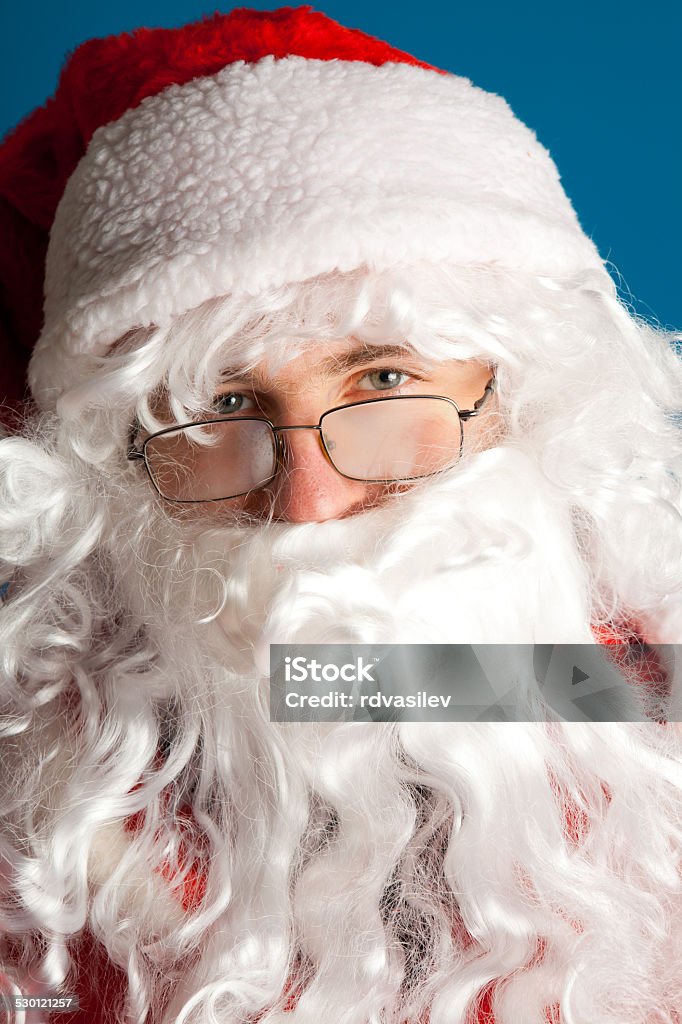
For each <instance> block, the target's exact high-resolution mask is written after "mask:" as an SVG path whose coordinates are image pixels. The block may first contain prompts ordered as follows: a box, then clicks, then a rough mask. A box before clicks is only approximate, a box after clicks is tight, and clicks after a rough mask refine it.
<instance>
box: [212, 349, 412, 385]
mask: <svg viewBox="0 0 682 1024" xmlns="http://www.w3.org/2000/svg"><path fill="white" fill-rule="evenodd" d="M415 358H417V353H416V352H415V350H414V349H413V348H412V347H411V346H409V345H366V344H359V345H357V346H356V347H355V348H353V349H351V350H350V352H344V353H343V354H341V355H328V356H325V357H323V358H322V359H321V360H320V362H319V363H318V364H317V365H316V367H315V373H316V374H319V375H320V376H329V375H331V374H334V373H347V372H348V370H353V369H355V367H356V366H361V365H362V364H363V363H374V362H377V361H384V362H389V363H390V362H395V361H396V360H404V359H410V360H414V359H415ZM422 362H423V360H422ZM232 380H240V381H242V380H243V381H249V382H254V381H255V382H260V381H261V380H262V377H261V375H260V374H259V373H258V371H257V370H249V371H246V372H245V373H244V372H240V371H239V369H237V368H234V369H232V368H230V369H226V370H225V373H224V374H223V376H222V380H221V383H224V384H229V383H230V381H232Z"/></svg>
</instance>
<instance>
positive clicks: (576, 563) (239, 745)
mask: <svg viewBox="0 0 682 1024" xmlns="http://www.w3.org/2000/svg"><path fill="white" fill-rule="evenodd" d="M350 335H352V336H355V337H358V338H361V339H363V340H364V341H366V343H367V344H368V345H371V344H373V343H374V342H377V341H382V342H383V341H385V340H386V339H387V338H390V339H399V340H400V341H401V342H404V341H407V342H408V343H409V344H411V345H412V346H414V348H415V349H416V350H417V351H418V352H421V353H424V354H425V355H426V356H429V357H431V358H433V359H435V360H439V359H452V358H455V359H457V358H461V359H467V358H471V357H476V358H479V359H482V360H485V361H488V362H489V363H490V364H492V365H495V366H496V367H497V373H498V379H499V382H500V386H499V414H500V416H501V418H502V422H503V424H504V431H505V437H504V440H503V442H502V443H501V444H500V445H499V446H498V447H497V448H496V449H495V450H494V451H491V450H489V451H482V452H470V453H468V455H467V456H466V457H465V459H464V461H463V462H462V464H461V465H460V466H459V467H458V468H457V469H456V470H455V471H453V472H450V473H447V474H444V475H443V477H442V478H441V479H439V480H436V481H429V482H427V483H424V484H423V485H420V486H419V487H417V488H415V489H414V490H413V491H411V492H409V493H407V494H404V495H396V496H395V497H394V498H393V500H392V501H391V502H389V503H388V504H386V505H385V506H384V507H382V508H378V509H372V510H367V511H366V512H364V513H362V514H361V515H359V516H355V517H352V518H350V519H348V520H345V521H343V522H333V523H323V524H306V525H303V526H295V527H291V526H287V525H286V524H282V523H274V522H273V523H261V524H260V525H259V528H258V529H254V524H253V523H250V522H248V521H246V522H245V521H239V520H235V519H234V517H230V516H229V515H227V514H225V515H220V516H216V517H215V518H213V517H211V518H210V519H209V518H204V517H196V516H192V517H190V516H187V517H182V516H178V515H171V514H169V512H168V510H167V508H166V507H164V506H163V505H162V503H161V502H160V501H159V500H158V499H157V498H156V497H155V496H154V494H153V493H152V490H151V488H150V487H149V482H148V481H147V480H146V478H145V477H144V476H143V475H142V474H141V473H140V471H139V467H138V466H136V465H134V464H132V463H129V462H127V461H126V457H125V453H126V445H127V439H128V435H129V432H130V428H131V424H132V423H133V421H134V419H135V418H137V419H138V420H139V421H140V422H141V424H142V425H143V427H145V428H147V429H152V428H153V427H154V425H155V422H154V415H153V403H150V396H151V395H153V394H155V393H157V392H158V390H159V389H160V388H163V389H167V391H168V393H169V395H170V398H171V409H172V413H173V415H174V416H175V417H176V418H177V420H178V422H181V421H183V420H185V419H186V418H187V417H188V416H189V417H191V416H192V415H194V414H195V412H196V411H197V410H199V409H201V408H203V407H205V403H206V401H207V398H208V397H209V396H210V395H211V394H212V391H213V387H214V385H215V382H216V380H217V379H218V377H219V375H220V373H221V371H222V370H223V369H224V367H225V364H226V363H227V362H229V364H230V365H231V366H233V365H235V364H238V365H242V366H250V365H254V364H255V363H256V362H258V361H259V360H260V359H262V358H264V357H267V358H269V359H272V360H273V361H275V363H276V362H277V361H278V360H279V361H284V360H286V359H288V358H290V356H291V354H292V353H293V352H295V351H298V350H299V349H300V347H301V346H305V345H307V344H309V343H312V342H316V343H324V341H325V340H326V339H337V338H346V337H348V336H350ZM73 368H74V382H75V383H74V385H73V386H72V387H71V388H69V389H67V390H66V391H65V393H64V394H63V395H62V397H61V399H60V401H59V404H58V407H57V410H56V413H54V414H45V415H43V416H42V417H41V418H39V419H38V420H36V422H34V423H33V424H31V425H30V426H29V427H27V428H26V431H25V433H24V436H22V437H15V438H9V439H6V440H4V441H3V442H2V444H1V445H0V469H1V477H0V479H1V481H2V483H1V487H2V491H1V493H2V502H1V505H0V508H1V511H0V532H1V535H2V540H1V546H0V550H1V551H2V558H3V562H2V565H3V570H4V575H3V577H2V578H4V579H6V580H11V587H10V591H9V595H8V599H7V602H6V604H5V605H4V607H3V609H2V613H1V614H0V636H1V638H2V645H1V649H2V652H3V655H2V659H3V660H2V684H1V692H2V700H3V715H4V718H3V733H4V738H3V747H2V766H3V772H4V779H3V786H2V790H1V793H0V811H1V814H2V823H3V826H2V833H1V838H0V843H1V846H0V857H1V858H2V859H1V860H0V863H2V865H3V868H2V872H1V873H0V878H1V880H2V881H1V883H0V884H1V886H2V890H1V891H2V895H1V897H0V922H1V924H2V929H3V938H2V940H1V944H0V953H1V955H2V971H3V972H4V974H3V978H4V980H5V987H6V989H7V990H8V991H9V990H12V986H15V989H16V990H21V991H24V992H25V991H29V990H33V991H37V992H40V991H48V990H51V991H54V990H57V989H58V988H59V987H60V986H61V987H64V988H65V989H68V988H72V987H73V985H74V984H75V978H76V975H77V973H78V971H79V963H78V958H79V956H82V955H84V954H83V949H84V948H86V947H84V945H83V937H84V936H85V935H88V936H90V937H91V941H92V942H93V943H94V946H95V947H96V948H97V949H99V950H100V953H101V956H102V958H103V959H104V960H105V961H106V963H108V964H109V965H110V966H111V967H112V969H113V967H114V966H115V967H116V968H117V969H118V971H119V972H120V973H119V975H118V977H119V981H120V989H121V990H120V999H119V1000H118V1001H117V1000H114V1001H113V1003H112V1006H111V1008H110V1013H111V1018H112V1020H113V1019H118V1020H126V1021H131V1022H136V1024H142V1022H143V1021H149V1020H154V1021H158V1022H163V1024H170V1022H178V1024H179V1022H180V1021H185V1020H186V1021H196V1022H202V1024H204V1022H206V1024H208V1022H211V1024H213V1022H216V1021H220V1022H221V1024H238V1022H239V1024H244V1022H246V1021H256V1020H257V1021H259V1022H260V1024H274V1022H278V1021H281V1022H285V1021H287V1022H290V1024H302V1022H306V1024H313V1022H314V1024H317V1022H319V1021H320V1020H327V1019H328V1020H332V1021H343V1022H344V1024H370V1022H371V1024H378V1022H379V1021H382V1022H392V1024H402V1022H405V1021H410V1022H411V1024H416V1022H423V1021H426V1020H427V1019H428V1020H429V1021H430V1024H446V1022H447V1024H453V1022H461V1024H464V1022H465V1021H470V1020H474V1019H475V1014H476V1007H477V1006H478V1007H479V1009H480V1008H481V1007H482V1006H488V1005H490V1006H492V1008H493V1010H494V1013H495V1020H496V1022H498V1024H545V1022H546V1021H547V1020H553V1021H556V1020H558V1019H559V1016H560V1019H561V1022H562V1024H578V1022H581V1024H587V1022H590V1024H594V1022H596V1021H599V1022H600V1024H642V1022H643V1021H652V1022H653V1021H657V1022H661V1024H673V1022H677V1021H679V1007H680V1006H681V1005H682V978H681V976H680V971H679V963H680V962H681V960H682V923H681V922H682V881H681V879H682V875H681V868H682V863H681V854H682V759H681V757H680V737H679V733H678V732H677V731H676V728H675V727H674V726H673V725H663V724H658V723H654V722H652V723H648V724H619V725H616V724H605V723H602V724H576V723H573V724H561V723H551V722H536V723H497V724H495V723H487V724H482V723H479V724H471V723H462V724H457V723H451V724H439V725H426V724H416V723H413V724H410V723H402V724H398V725H396V724H385V725H379V724H371V725H364V724H357V723H348V724H325V725H310V724H308V725H276V724H272V723H270V721H269V719H268V713H267V700H266V691H265V688H264V687H265V684H266V680H265V678H264V673H263V670H262V660H261V659H262V652H263V647H264V645H267V642H268V640H270V639H277V638H281V637H282V636H283V635H284V637H285V638H286V639H287V640H289V641H305V640H319V639H329V638H331V639H339V638H345V639H350V640H368V641H369V640H373V639H380V640H382V641H383V640H389V641H400V640H405V639H407V638H408V637H407V636H406V632H405V630H406V626H407V625H408V623H407V619H406V615H407V614H410V615H412V616H413V618H412V619H411V620H410V621H411V627H410V628H411V629H412V631H413V632H412V635H411V636H410V637H409V638H410V639H415V640H417V641H419V640H439V641H440V642H443V643H448V642H453V641H455V640H457V641H469V640H470V641H474V640H476V642H486V640H490V639H491V635H490V633H486V631H485V626H486V623H485V619H486V612H487V608H488V605H495V595H496V587H497V586H498V585H499V587H501V588H502V590H500V593H499V595H498V597H497V604H498V605H499V607H495V608H494V609H492V610H491V611H490V613H489V616H488V617H492V619H493V623H494V625H493V627H490V626H488V628H493V629H495V630H502V631H506V634H505V635H506V638H507V639H509V641H510V642H513V641H518V642H522V643H523V642H533V641H534V640H536V639H538V638H539V637H540V636H541V634H542V629H541V628H540V630H539V628H538V622H539V621H540V622H541V624H542V625H544V626H545V627H546V629H547V632H549V633H551V632H553V633H554V634H555V635H557V634H558V633H559V627H558V625H557V623H558V622H559V620H560V619H561V617H562V615H563V614H564V612H565V613H566V622H567V624H568V625H567V626H566V630H565V634H564V635H563V636H561V637H558V636H557V638H560V639H564V640H567V641H574V642H583V641H585V640H586V638H587V637H588V636H589V628H590V626H591V625H599V624H606V623H614V622H619V623H621V624H622V623H629V624H631V625H632V626H633V627H634V628H636V629H637V630H638V631H639V632H640V634H641V635H642V636H643V637H644V638H645V639H648V640H651V641H660V642H677V641H679V640H681V639H682V617H681V616H682V612H681V609H682V595H681V594H680V573H679V566H680V564H682V561H681V557H682V550H681V549H682V526H681V519H680V481H681V476H682V443H681V439H680V431H679V425H678V422H677V421H676V419H675V416H676V415H677V412H676V411H677V410H679V408H680V404H681V403H680V390H681V389H680V376H679V361H678V360H677V357H676V356H675V354H674V352H673V349H672V347H671V345H670V339H669V338H668V337H666V336H665V335H664V334H662V333H661V332H658V331H656V330H654V329H652V328H651V327H649V326H647V325H645V324H643V323H641V322H637V321H636V320H634V319H633V318H631V317H630V316H629V315H628V314H627V312H626V311H625V310H624V309H623V308H622V307H621V306H620V305H619V304H618V302H617V300H616V298H615V297H614V294H613V293H612V291H610V290H608V289H606V288H605V285H604V277H603V275H594V276H591V275H590V273H589V272H586V273H584V274H582V275H579V276H577V277H573V278H571V279H567V278H564V279H562V278H552V279H550V278H546V277H544V278H540V277H537V276H531V275H529V274H526V273H520V272H519V273H513V272H512V271H509V270H503V269H499V268H498V269H494V268H491V267H480V268H469V269H462V268H456V267H454V266H453V267H447V266H444V265H442V264H439V265H433V266H429V265H424V264H421V265H419V266H418V267H415V266H404V267H402V268H401V269H399V270H393V271H390V272H387V273H384V274H375V273H370V272H369V271H365V270H358V271H356V272H354V273H350V274H347V275H326V276H323V277H320V278H316V279H313V280H310V281H308V282H306V283H304V284H301V285H295V286H293V285H292V286H283V287H280V288H277V289H274V290H271V291H268V292H264V293H259V294H258V295H257V296H255V297H254V296H246V295H236V294H235V295H232V296H230V297H228V298H222V299H218V300H213V301H211V302H209V303H208V304H205V305H203V306H202V307H200V308H198V309H196V310H194V311H191V312H189V313H186V314H184V315H182V316H180V317H179V318H177V319H176V320H175V321H174V322H173V323H172V324H171V325H170V326H169V327H167V328H163V329H162V328H159V329H150V330H146V331H143V332H131V333H128V334H127V335H126V336H125V337H123V338H122V339H121V340H120V341H119V343H118V344H117V345H115V346H114V348H113V349H112V350H111V351H110V352H109V353H108V354H106V355H101V354H100V355H96V354H83V355H81V356H79V357H78V358H77V359H76V358H74V362H73ZM531 485H532V486H531ZM535 493H537V494H539V495H541V501H539V499H538V501H539V504H538V508H537V509H536V508H535V504H534V502H535V498H534V494H535ZM523 508H527V509H528V518H527V520H526V519H524V517H523V515H522V514H520V510H522V509H523ZM472 517H475V518H472ZM545 520H546V522H547V524H549V525H547V526H546V535H544V536H543V531H544V530H545V527H544V526H543V522H544V521H545ZM538 552H539V554H540V556H541V557H538V558H537V560H536V561H537V564H536V563H533V564H534V565H535V569H534V571H537V573H538V578H540V577H542V584H541V587H540V588H539V590H540V591H541V593H542V595H543V599H542V600H538V601H537V603H536V604H533V605H532V608H531V610H530V611H528V612H527V613H526V614H525V615H521V614H520V613H519V608H518V606H520V605H521V604H522V603H523V592H524V591H523V588H524V587H526V586H527V579H526V577H525V576H524V571H525V570H524V567H525V566H526V565H527V564H528V563H529V561H532V560H533V558H534V557H536V555H537V554H538ZM552 552H555V553H556V564H553V563H552V558H553V557H554V556H553V555H552ZM550 563H551V564H550ZM416 566H421V567H422V570H421V575H419V573H415V567H416ZM282 570H286V571H282ZM569 570H570V586H565V584H564V583H563V582H562V580H563V577H562V573H564V572H569ZM469 572H470V573H471V578H472V579H476V578H480V579H481V580H484V579H486V578H488V577H487V576H486V574H492V575H490V576H489V578H490V579H493V580H494V581H495V586H489V585H484V584H483V583H481V585H480V592H478V593H476V594H474V596H473V597H472V604H473V605H474V606H475V611H476V614H479V616H480V618H476V617H475V614H474V612H472V613H471V615H472V617H471V619H467V618H466V616H467V614H469V612H468V611H467V609H466V608H465V607H464V606H463V605H462V604H461V602H460V603H459V604H458V598H457V596H456V591H455V589H454V583H455V582H456V581H457V580H458V579H460V578H461V575H460V574H463V573H469ZM507 583H508V584H509V590H508V591H506V590H504V587H505V586H507ZM562 586H563V587H564V590H562V589H561V588H562ZM552 587H555V588H556V591H555V593H556V595H557V599H556V601H555V607H554V608H552V607H549V606H551V605H552V601H551V598H550V599H547V597H548V595H551V593H552ZM514 588H516V589H514ZM542 588H545V589H542ZM507 594H509V597H508V599H507ZM447 595H449V596H447ZM528 597H529V598H530V597H531V595H530V594H529V595H528ZM444 603H445V605H446V607H445V608H444V607H443V605H444ZM420 616H421V617H420ZM543 616H545V617H547V618H546V621H545V620H543ZM458 622H459V623H468V626H467V629H469V628H470V629H471V630H473V631H474V632H475V630H476V628H477V623H479V622H480V623H481V624H482V625H481V632H480V633H479V634H478V635H476V636H474V635H473V634H472V633H471V632H470V633H469V635H468V636H461V635H458V633H457V623H458ZM497 638H501V637H498V633H496V632H495V633H493V636H492V639H497ZM88 969H89V968H88V965H87V964H85V965H82V964H81V965H80V970H81V972H82V973H87V972H88Z"/></svg>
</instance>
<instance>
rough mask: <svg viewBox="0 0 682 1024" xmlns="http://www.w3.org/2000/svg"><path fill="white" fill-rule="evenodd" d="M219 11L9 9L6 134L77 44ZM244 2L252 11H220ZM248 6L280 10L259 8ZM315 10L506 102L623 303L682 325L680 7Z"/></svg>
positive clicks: (345, 3)
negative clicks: (554, 171) (555, 170)
mask: <svg viewBox="0 0 682 1024" xmlns="http://www.w3.org/2000/svg"><path fill="white" fill-rule="evenodd" d="M216 6H217V5H216V4H215V2H211V0H165V2H161V0H119V2H118V3H115V4H111V5H110V6H109V7H108V8H97V7H96V6H95V5H94V3H93V2H92V0H90V2H89V3H85V2H82V0H77V2H72V3H69V2H68V0H65V2H63V3H61V4H59V3H54V2H53V0H50V2H47V0H34V2H33V3H32V4H30V5H27V6H26V7H24V6H23V5H13V6H12V7H9V5H7V6H6V7H5V9H4V10H3V11H2V13H0V32H1V38H2V39H3V41H4V49H5V56H4V59H3V61H2V62H0V133H2V134H4V133H5V132H6V131H7V130H9V129H10V128H11V127H12V126H13V125H14V124H16V122H17V121H18V120H19V119H20V118H21V117H23V116H24V115H25V114H26V113H28V112H29V111H30V110H32V109H33V108H34V107H35V106H37V105H39V104H40V103H42V102H44V100H45V99H46V98H47V96H49V95H50V94H51V93H52V91H53V90H54V87H55V85H56V79H57V74H58V71H59V68H60V66H61V64H62V62H63V60H64V57H65V56H66V54H67V52H68V51H70V50H71V49H73V48H74V47H75V46H76V45H77V44H78V43H79V42H82V41H83V40H85V39H88V38H90V37H92V36H96V35H108V34H110V33H115V32H122V31H126V30H131V29H134V28H137V27H139V26H141V25H148V26H174V25H181V24H183V23H184V22H186V21H190V20H193V19H195V18H198V17H200V16H201V15H202V14H207V13H212V12H213V11H214V10H215V9H216ZM235 6H245V4H230V3H225V4H223V5H222V6H221V7H220V8H219V9H220V10H222V11H229V10H231V9H232V8H233V7H235ZM250 6H252V7H256V8H258V9H260V10H268V9H272V8H275V7H277V6H280V5H279V4H278V3H276V2H273V3H268V2H258V0H255V2H253V3H251V4H250ZM291 6H299V4H297V3H292V4H291ZM314 6H315V7H316V9H318V10H322V11H324V12H325V13H326V14H328V15H329V16H330V17H333V18H336V19H337V20H338V21H342V22H343V23H344V24H347V25H349V26H351V27H356V28H360V29H363V30H364V31H366V32H369V33H370V34H372V35H377V36H379V37H381V38H383V39H386V40H387V41H388V42H390V43H392V44H393V45H394V46H398V47H399V48H401V49H404V50H407V51H408V52H411V53H414V54H415V55H416V56H418V57H420V58H421V59H423V60H426V61H428V62H429V63H432V64H436V65H438V66H439V67H442V68H446V69H448V70H451V71H454V72H456V73H457V74H462V75H465V76H466V77H468V78H471V79H472V80H473V81H474V82H476V84H477V85H480V86H482V87H483V88H486V89H489V90H491V91H493V92H498V93H500V94H502V95H503V96H505V98H506V99H507V100H508V101H509V103H510V104H511V106H512V108H513V110H514V111H515V112H516V113H517V114H518V115H519V117H521V118H522V120H524V121H525V122H526V123H527V124H528V125H530V126H531V127H532V128H534V129H535V130H536V132H537V134H538V136H539V138H540V140H541V141H542V142H543V143H544V144H545V145H546V146H547V147H548V148H549V150H550V151H551V153H552V155H553V156H554V159H555V160H556V162H557V164H558V166H559V170H560V171H561V174H562V178H563V181H564V185H565V188H566V190H567V192H568V194H569V195H570V197H571V199H572V200H573V203H574V205H575V207H576V209H577V211H578V215H579V216H580V220H581V222H582V225H583V227H584V229H585V231H586V232H587V233H588V234H589V235H591V236H592V237H593V238H594V240H595V241H596V243H597V245H598V246H599V249H600V251H601V253H602V255H603V256H604V257H605V258H608V259H609V260H611V261H612V263H613V264H614V265H615V267H617V272H616V271H614V273H615V274H616V276H617V277H618V273H619V274H620V275H621V278H622V279H621V294H623V295H624V296H625V297H626V298H627V299H628V301H630V302H631V303H632V304H633V305H634V307H635V309H636V310H637V312H638V313H640V314H641V315H643V316H646V317H647V318H649V319H652V320H658V321H660V322H661V323H662V324H663V325H664V326H675V327H678V328H680V327H682V297H681V295H680V286H679V279H680V256H679V242H678V240H679V239H680V236H681V235H682V203H681V201H680V186H679V181H680V156H681V153H680V149H681V145H680V137H681V135H682V119H681V116H680V111H681V110H682V72H681V71H680V43H681V42H682V4H680V3H679V2H676V0H654V2H648V3H646V2H645V3H643V2H641V0H638V2H636V3H628V2H627V0H621V2H612V0H594V2H592V3H589V2H586V0H573V2H572V3H564V4H562V5H556V4H552V3H548V2H547V0H545V2H544V3H535V2H525V3H524V2H523V0H520V2H517V3H514V0H487V2H486V0H479V2H478V3H476V2H475V0H467V2H466V3H464V2H459V3H457V2H453V0H449V2H445V3H437V2H434V0H422V2H420V3H416V4H413V5H410V6H407V5H403V4H399V3H398V4H396V3H393V2H390V0H370V2H369V3H368V2H365V3H357V2H353V0H319V2H317V3H315V5H314Z"/></svg>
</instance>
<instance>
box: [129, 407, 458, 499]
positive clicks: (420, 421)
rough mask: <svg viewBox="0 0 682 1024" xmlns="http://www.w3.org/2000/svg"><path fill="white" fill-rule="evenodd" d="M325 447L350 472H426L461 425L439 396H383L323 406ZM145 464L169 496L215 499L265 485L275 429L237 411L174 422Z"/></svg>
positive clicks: (446, 460) (148, 451) (444, 460)
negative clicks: (209, 419) (205, 420)
mask: <svg viewBox="0 0 682 1024" xmlns="http://www.w3.org/2000/svg"><path fill="white" fill-rule="evenodd" d="M321 433H322V438H323V442H324V445H325V448H326V450H327V453H328V455H329V458H330V459H331V461H332V463H333V465H334V466H335V467H336V469H337V470H338V471H339V473H341V474H343V476H346V477H350V478H352V479H355V480H362V481H365V482H368V483H371V482H376V483H379V482H386V481H392V480H414V479H418V478H419V477H423V476H430V475H431V474H433V473H437V472H439V471H440V470H442V469H445V468H447V467H448V466H450V465H452V464H453V463H455V462H456V461H457V459H458V458H459V455H460V450H461V445H462V426H461V422H460V419H459V416H458V414H457V410H456V408H455V407H454V406H453V405H452V403H450V402H448V401H447V400H445V399H439V398H418V397H415V398H410V399H386V400H378V401H374V402H368V403H366V404H362V405H355V406H346V407H345V408H342V409H336V410H334V411H332V412H328V413H325V415H324V416H323V417H322V421H321ZM144 452H145V459H146V463H147V468H148V470H149V473H150V475H151V477H152V479H153V481H154V484H155V486H156V488H157V490H158V491H159V493H160V494H161V495H162V496H163V497H164V498H168V499H170V500H172V501H216V500H220V499H223V498H231V497H236V496H238V495H241V494H246V493H248V492H249V491H253V490H257V489H258V488H259V487H263V486H264V485H265V484H267V483H268V482H269V481H270V480H271V479H272V478H273V476H274V474H275V472H276V468H277V448H276V441H275V435H274V433H273V431H272V429H271V427H270V426H269V424H268V423H267V422H266V421H265V420H257V419H241V420H240V419H234V420H220V421H217V422H215V423H210V424H202V425H193V426H188V427H179V428H178V429H177V430H169V431H167V432H166V433H163V434H159V435H157V436H155V437H152V438H149V440H148V441H147V442H146V444H145V446H144Z"/></svg>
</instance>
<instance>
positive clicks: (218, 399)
mask: <svg viewBox="0 0 682 1024" xmlns="http://www.w3.org/2000/svg"><path fill="white" fill-rule="evenodd" d="M256 409H257V405H256V401H255V399H254V398H253V397H252V396H250V395H244V394H242V393H241V392H239V391H226V392H224V393H223V394H220V395H216V396H215V397H214V399H213V401H212V402H211V411H212V412H217V413H220V415H221V416H229V415H230V414H231V413H236V412H252V411H255V410H256Z"/></svg>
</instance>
